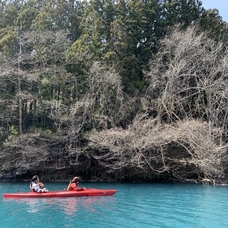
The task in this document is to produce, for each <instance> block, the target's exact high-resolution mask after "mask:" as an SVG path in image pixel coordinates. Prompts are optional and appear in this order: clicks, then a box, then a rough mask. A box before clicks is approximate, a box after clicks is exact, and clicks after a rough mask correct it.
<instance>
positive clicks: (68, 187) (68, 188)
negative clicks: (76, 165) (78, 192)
mask: <svg viewBox="0 0 228 228" xmlns="http://www.w3.org/2000/svg"><path fill="white" fill-rule="evenodd" d="M70 185H71V181H70V183H69V184H68V186H67V191H69V190H70Z"/></svg>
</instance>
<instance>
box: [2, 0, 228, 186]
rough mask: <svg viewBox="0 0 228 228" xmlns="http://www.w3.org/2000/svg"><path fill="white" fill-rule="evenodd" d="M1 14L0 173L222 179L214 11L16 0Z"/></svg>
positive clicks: (221, 99) (225, 149) (188, 2)
mask: <svg viewBox="0 0 228 228" xmlns="http://www.w3.org/2000/svg"><path fill="white" fill-rule="evenodd" d="M0 17H1V21H0V82H1V83H0V180H3V179H5V180H28V179H29V177H31V176H33V174H38V175H39V176H41V177H43V178H42V179H43V181H51V180H60V179H61V180H65V179H68V177H72V176H75V174H76V175H79V176H81V177H82V179H83V180H85V181H87V180H93V181H95V182H128V183H131V182H132V183H133V182H179V183H189V182H192V183H204V184H213V185H218V184H220V185H225V184H227V183H228V181H227V179H228V125H227V123H228V105H227V104H228V89H227V88H228V64H227V62H228V49H227V44H228V23H227V22H225V21H223V20H222V18H221V16H220V15H219V12H218V10H216V9H209V10H205V9H204V8H203V6H202V2H201V1H200V0H181V1H176V0H175V1H174V0H170V1H165V0H161V1H154V0H148V1H142V0H138V1H135V0H118V1H112V0H104V1H103V0H102V1H101V0H90V1H78V0H72V1H66V0H59V1H55V0H27V1H18V0H11V1H3V2H2V3H1V4H0Z"/></svg>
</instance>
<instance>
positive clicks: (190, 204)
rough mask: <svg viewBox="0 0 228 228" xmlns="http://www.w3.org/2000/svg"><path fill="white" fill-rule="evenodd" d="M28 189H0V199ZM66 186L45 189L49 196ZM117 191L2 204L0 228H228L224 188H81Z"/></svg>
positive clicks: (227, 189)
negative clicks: (98, 194)
mask: <svg viewBox="0 0 228 228" xmlns="http://www.w3.org/2000/svg"><path fill="white" fill-rule="evenodd" d="M28 185H29V184H28V183H0V193H1V194H3V193H6V192H17V191H18V190H19V191H27V190H29V187H28ZM66 185H67V184H66V183H46V187H47V188H48V189H51V190H60V189H64V188H66ZM81 186H85V187H91V188H105V189H117V190H118V192H117V193H116V194H115V195H113V196H104V197H81V198H74V197H73V198H47V199H5V198H3V197H2V200H1V202H0V227H1V228H11V227H14V228H22V227H29V228H30V227H32V228H38V227H39V228H40V227H45V228H51V227H55V228H56V227H58V228H62V227H67V228H69V227H77V228H78V227H80V228H84V227H86V228H107V227H108V228H116V227H124V228H128V227H129V228H151V227H161V228H163V227H175V228H179V227H180V228H183V227H184V228H185V227H197V228H206V227H207V228H210V227H211V228H212V227H213V228H220V227H228V203H227V195H228V187H214V186H202V185H191V184H186V185H184V184H104V183H96V184H95V183H92V184H91V183H86V184H84V183H82V184H81Z"/></svg>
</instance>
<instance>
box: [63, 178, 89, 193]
mask: <svg viewBox="0 0 228 228" xmlns="http://www.w3.org/2000/svg"><path fill="white" fill-rule="evenodd" d="M79 179H80V178H79V177H74V178H73V179H72V181H70V183H69V185H68V187H67V190H68V191H83V190H85V189H86V188H80V187H79Z"/></svg>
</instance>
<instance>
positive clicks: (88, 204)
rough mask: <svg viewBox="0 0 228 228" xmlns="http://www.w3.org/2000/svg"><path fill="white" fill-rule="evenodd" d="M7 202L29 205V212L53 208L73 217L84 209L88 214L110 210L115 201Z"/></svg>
mask: <svg viewBox="0 0 228 228" xmlns="http://www.w3.org/2000/svg"><path fill="white" fill-rule="evenodd" d="M4 200H5V201H13V202H16V203H18V204H25V203H26V205H27V209H26V210H27V212H29V213H37V212H39V211H42V210H46V209H48V208H49V209H50V208H52V210H53V208H54V209H55V210H59V211H63V212H64V214H66V215H73V214H74V213H77V211H78V210H81V209H82V208H83V209H84V210H86V211H87V212H90V213H94V212H96V208H98V207H104V208H109V204H110V203H111V201H113V200H114V198H113V197H109V196H108V197H66V198H42V199H37V198H36V199H34V198H27V199H4Z"/></svg>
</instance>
